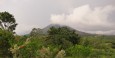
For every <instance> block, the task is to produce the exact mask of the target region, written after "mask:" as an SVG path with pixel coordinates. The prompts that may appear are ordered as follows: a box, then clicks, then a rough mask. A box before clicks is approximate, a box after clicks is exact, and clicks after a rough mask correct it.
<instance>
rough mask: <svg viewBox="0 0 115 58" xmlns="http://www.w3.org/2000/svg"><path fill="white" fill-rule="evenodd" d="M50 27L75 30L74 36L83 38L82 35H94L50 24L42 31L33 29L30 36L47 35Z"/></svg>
mask: <svg viewBox="0 0 115 58" xmlns="http://www.w3.org/2000/svg"><path fill="white" fill-rule="evenodd" d="M51 27H55V28H59V27H67V28H69V29H70V30H75V32H76V34H79V35H81V36H84V35H86V36H87V35H94V34H90V33H86V32H82V31H78V30H76V29H74V28H71V27H69V26H65V25H59V24H50V25H48V26H46V27H45V28H43V29H40V28H33V29H32V31H31V33H30V34H44V35H47V34H48V33H47V31H48V30H49V29H50V28H51Z"/></svg>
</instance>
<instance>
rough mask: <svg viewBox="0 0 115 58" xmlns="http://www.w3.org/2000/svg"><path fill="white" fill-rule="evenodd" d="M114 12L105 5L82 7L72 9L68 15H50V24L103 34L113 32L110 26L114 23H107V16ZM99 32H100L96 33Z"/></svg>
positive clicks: (112, 8)
mask: <svg viewBox="0 0 115 58" xmlns="http://www.w3.org/2000/svg"><path fill="white" fill-rule="evenodd" d="M113 11H115V7H114V6H112V5H107V6H103V7H94V8H92V7H91V6H90V5H83V6H80V7H77V8H74V9H73V10H72V12H71V13H68V14H52V15H51V22H52V23H54V24H62V25H69V26H71V27H73V28H75V29H78V30H81V31H85V32H89V31H90V33H92V32H93V33H104V31H107V33H109V31H110V30H112V31H113V30H115V28H113V27H112V26H114V25H115V23H112V22H110V21H109V14H111V13H112V12H113ZM98 31H100V32H98Z"/></svg>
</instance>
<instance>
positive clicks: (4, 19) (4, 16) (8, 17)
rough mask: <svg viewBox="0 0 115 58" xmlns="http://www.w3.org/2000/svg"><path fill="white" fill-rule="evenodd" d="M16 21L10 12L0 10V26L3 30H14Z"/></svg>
mask: <svg viewBox="0 0 115 58" xmlns="http://www.w3.org/2000/svg"><path fill="white" fill-rule="evenodd" d="M16 26H17V23H16V21H15V18H14V16H13V15H12V14H10V13H8V12H6V11H5V12H0V28H1V29H3V30H8V31H12V32H13V30H15V27H16Z"/></svg>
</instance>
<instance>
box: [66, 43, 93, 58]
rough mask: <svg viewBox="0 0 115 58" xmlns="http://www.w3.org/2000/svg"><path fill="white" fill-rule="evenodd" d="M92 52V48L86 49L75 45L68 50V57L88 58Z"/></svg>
mask: <svg viewBox="0 0 115 58" xmlns="http://www.w3.org/2000/svg"><path fill="white" fill-rule="evenodd" d="M91 52H92V48H91V47H85V46H82V45H75V46H73V47H70V48H69V49H67V55H68V56H71V57H75V58H76V57H78V58H80V57H83V58H84V57H85V58H87V57H88V56H89V55H90V54H91Z"/></svg>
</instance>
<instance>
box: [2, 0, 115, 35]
mask: <svg viewBox="0 0 115 58" xmlns="http://www.w3.org/2000/svg"><path fill="white" fill-rule="evenodd" d="M3 11H8V12H9V13H11V14H13V15H14V17H15V19H16V22H17V23H18V26H17V27H16V33H17V34H26V33H29V31H31V30H32V28H44V27H45V26H47V25H50V24H63V25H67V26H70V27H72V28H74V29H77V30H80V31H83V32H88V33H97V34H111V35H115V27H114V26H115V23H114V22H115V0H87V1H86V0H0V12H3Z"/></svg>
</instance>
